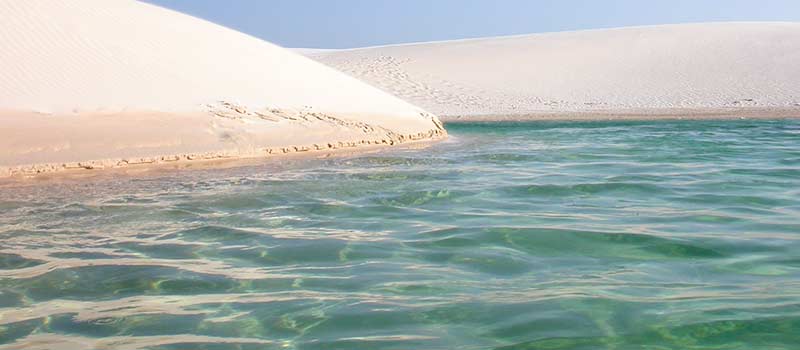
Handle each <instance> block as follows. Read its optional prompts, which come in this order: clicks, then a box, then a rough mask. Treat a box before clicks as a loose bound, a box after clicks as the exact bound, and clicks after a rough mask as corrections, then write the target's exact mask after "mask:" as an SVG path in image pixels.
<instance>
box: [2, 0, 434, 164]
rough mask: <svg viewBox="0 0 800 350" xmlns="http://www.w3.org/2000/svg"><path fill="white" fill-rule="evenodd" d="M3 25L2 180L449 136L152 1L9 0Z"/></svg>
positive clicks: (428, 119)
mask: <svg viewBox="0 0 800 350" xmlns="http://www.w3.org/2000/svg"><path fill="white" fill-rule="evenodd" d="M0 23H2V24H0V26H2V31H0V47H3V49H2V50H0V66H2V68H0V122H2V126H3V127H2V130H0V149H2V150H3V151H2V152H1V153H0V177H3V176H13V175H19V174H32V173H40V172H51V171H59V170H68V169H72V168H77V169H91V168H105V167H121V166H128V165H134V164H151V163H160V162H171V161H188V160H198V159H218V158H241V157H260V156H265V155H269V154H275V153H290V152H298V151H306V150H328V149H336V148H345V147H358V146H362V145H376V144H377V145H391V144H397V143H403V142H409V141H417V140H425V139H435V138H439V137H443V136H444V135H445V134H446V133H445V131H444V129H443V127H442V125H441V124H440V123H439V121H438V120H437V118H436V116H435V115H433V114H431V113H429V112H427V111H425V110H424V109H421V108H418V107H416V106H414V105H412V104H409V103H407V102H405V101H403V100H401V99H399V98H397V97H394V96H391V95H389V94H386V93H384V92H382V91H380V90H379V89H376V88H374V87H372V86H369V85H368V84H364V83H362V82H360V81H358V80H357V79H354V78H352V77H349V76H347V75H346V74H342V73H341V72H338V71H336V70H334V69H331V68H329V67H326V66H324V65H322V64H319V63H317V62H314V61H312V60H310V59H308V58H306V57H304V56H302V55H299V54H297V53H294V52H291V51H290V50H286V49H283V48H280V47H278V46H276V45H273V44H270V43H268V42H265V41H263V40H260V39H257V38H254V37H251V36H248V35H245V34H242V33H239V32H236V31H234V30H231V29H227V28H225V27H222V26H219V25H216V24H213V23H210V22H207V21H204V20H201V19H197V18H194V17H191V16H188V15H184V14H180V13H178V12H174V11H171V10H167V9H163V8H160V7H157V6H154V5H150V4H146V3H141V2H137V1H133V0H85V1H69V0H24V1H23V0H0Z"/></svg>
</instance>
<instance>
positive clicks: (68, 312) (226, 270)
mask: <svg viewBox="0 0 800 350" xmlns="http://www.w3.org/2000/svg"><path fill="white" fill-rule="evenodd" d="M449 130H450V132H451V134H452V135H453V137H452V138H451V139H450V140H448V141H446V142H444V143H441V144H437V145H435V146H432V147H430V148H427V149H423V150H419V149H405V150H393V151H389V152H384V153H379V154H366V155H360V156H348V157H338V158H330V159H318V160H297V159H295V160H286V161H284V162H283V163H282V164H264V165H256V166H246V167H240V168H234V169H218V170H198V171H191V172H171V173H163V174H159V175H150V176H145V177H139V178H135V179H134V178H130V177H121V178H117V179H92V180H88V181H67V182H66V183H61V184H56V183H46V184H43V185H39V186H23V187H6V188H2V189H0V191H2V192H0V349H52V348H59V349H412V348H419V349H453V348H458V349H486V348H498V349H639V348H641V347H642V346H651V347H652V348H658V349H673V348H680V349H722V348H724V349H753V348H769V349H793V348H794V347H795V346H796V344H800V220H799V219H798V218H800V122H798V121H726V122H721V121H702V122H701V121H695V122H678V121H661V122H647V123H643V122H615V123H610V122H608V123H533V124H458V125H450V126H449Z"/></svg>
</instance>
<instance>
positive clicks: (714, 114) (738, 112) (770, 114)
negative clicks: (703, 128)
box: [439, 106, 800, 123]
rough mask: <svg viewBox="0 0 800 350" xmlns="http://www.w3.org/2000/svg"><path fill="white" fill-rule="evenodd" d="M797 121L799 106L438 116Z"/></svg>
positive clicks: (455, 119) (451, 119)
mask: <svg viewBox="0 0 800 350" xmlns="http://www.w3.org/2000/svg"><path fill="white" fill-rule="evenodd" d="M796 118H800V106H798V107H785V108H779V107H765V108H661V109H619V110H592V111H588V110H584V111H538V112H529V113H520V114H476V115H442V116H439V119H440V120H441V121H442V122H444V123H469V122H505V121H508V122H513V121H606V120H607V121H614V120H641V121H648V120H739V119H796Z"/></svg>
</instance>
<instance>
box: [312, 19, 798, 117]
mask: <svg viewBox="0 0 800 350" xmlns="http://www.w3.org/2000/svg"><path fill="white" fill-rule="evenodd" d="M304 53H305V54H306V55H308V56H310V57H312V58H314V59H316V60H318V61H320V62H323V63H325V64H328V65H330V66H332V67H334V68H337V69H339V70H341V71H343V72H345V73H348V74H351V75H353V76H355V77H357V78H359V79H361V80H363V81H366V82H369V83H371V84H373V85H374V86H377V87H379V88H381V89H383V90H385V91H387V92H390V93H393V94H395V95H396V96H398V97H400V98H403V99H406V100H407V101H409V102H412V103H414V104H417V105H419V106H421V107H423V108H426V109H427V110H429V111H431V112H433V113H437V114H439V115H441V116H446V117H448V118H449V119H454V118H457V117H470V119H476V118H489V119H492V118H499V117H510V118H514V117H515V116H516V117H530V118H544V117H568V118H580V117H589V118H591V117H597V116H600V117H603V116H798V115H800V83H799V82H800V64H798V62H800V24H799V23H707V24H685V25H661V26H648V27H631V28H620V29H605V30H589V31H576V32H562V33H546V34H532V35H523V36H511V37H498V38H485V39H470V40H457V41H444V42H430V43H418V44H406V45H395V46H382V47H371V48H363V49H352V50H339V51H319V52H314V51H310V50H305V51H304Z"/></svg>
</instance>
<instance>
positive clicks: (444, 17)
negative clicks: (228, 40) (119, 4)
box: [145, 0, 800, 49]
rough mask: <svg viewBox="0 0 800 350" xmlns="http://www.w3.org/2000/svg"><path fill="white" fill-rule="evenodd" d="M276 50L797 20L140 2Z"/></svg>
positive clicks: (600, 8) (481, 1) (650, 2)
mask: <svg viewBox="0 0 800 350" xmlns="http://www.w3.org/2000/svg"><path fill="white" fill-rule="evenodd" d="M145 1H146V2H150V3H153V4H156V5H159V6H162V7H166V8H170V9H173V10H177V11H180V12H183V13H187V14H190V15H193V16H196V17H200V18H203V19H206V20H209V21H211V22H215V23H218V24H221V25H224V26H226V27H230V28H233V29H236V30H239V31H242V32H245V33H247V34H250V35H253V36H256V37H259V38H262V39H265V40H267V41H270V42H273V43H275V44H278V45H281V46H283V47H293V48H301V47H302V48H332V49H333V48H336V49H341V48H353V47H364V46H376V45H387V44H398V43H408V42H420V41H435V40H450V39H463V38H477V37H487V36H501V35H515V34H528V33H541V32H554V31H565V30H580V29H599V28H613V27H623V26H635V25H652V24H670V23H692V22H712V21H713V22H719V21H800V0H145Z"/></svg>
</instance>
